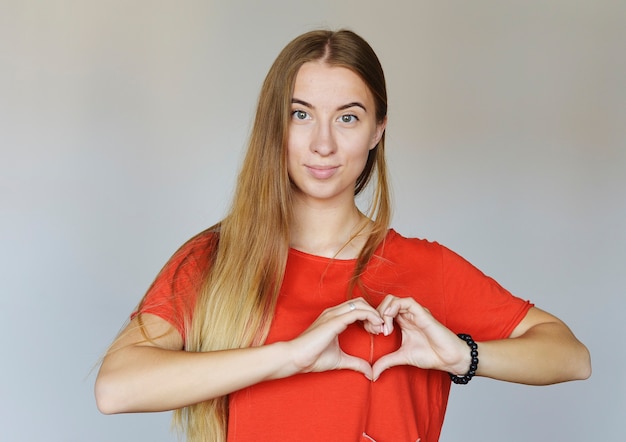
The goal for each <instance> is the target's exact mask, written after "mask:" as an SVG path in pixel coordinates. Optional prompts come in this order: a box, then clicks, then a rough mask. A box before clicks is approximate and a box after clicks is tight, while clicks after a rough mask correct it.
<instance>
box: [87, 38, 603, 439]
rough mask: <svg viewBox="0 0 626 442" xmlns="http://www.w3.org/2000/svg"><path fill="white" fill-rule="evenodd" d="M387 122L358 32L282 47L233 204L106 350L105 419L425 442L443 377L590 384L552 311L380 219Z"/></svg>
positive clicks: (101, 378) (288, 435)
mask: <svg viewBox="0 0 626 442" xmlns="http://www.w3.org/2000/svg"><path fill="white" fill-rule="evenodd" d="M386 115H387V96H386V90H385V79H384V75H383V71H382V68H381V66H380V64H379V61H378V59H377V57H376V55H375V54H374V52H373V51H372V49H371V48H370V46H369V45H368V44H367V43H366V42H365V41H364V40H363V39H362V38H360V37H359V36H357V35H356V34H354V33H352V32H350V31H339V32H329V31H315V32H310V33H307V34H304V35H302V36H300V37H298V38H296V39H295V40H294V41H292V42H291V43H289V44H288V45H287V46H286V47H285V49H284V50H283V51H282V52H281V54H280V55H279V56H278V58H277V59H276V61H275V62H274V64H273V66H272V67H271V69H270V71H269V73H268V75H267V78H266V80H265V82H264V84H263V87H262V91H261V95H260V99H259V103H258V109H257V113H256V120H255V122H254V128H253V131H252V135H251V139H250V143H249V149H248V152H247V156H246V158H245V161H244V164H243V167H242V170H241V173H240V176H239V180H238V184H237V189H236V194H235V196H234V201H233V204H232V208H231V209H230V212H229V213H228V215H227V216H226V217H225V218H224V220H222V221H221V222H220V223H218V224H217V225H215V226H213V227H211V228H209V229H208V230H206V231H205V232H202V233H200V234H199V235H197V236H196V237H194V238H192V239H191V240H190V241H188V242H187V243H186V244H184V245H183V246H182V247H181V248H180V249H179V250H178V251H177V252H176V253H175V254H174V256H173V257H172V258H171V259H170V261H169V262H168V263H167V264H166V265H165V267H164V268H163V270H162V271H161V273H160V274H159V275H158V276H157V278H156V280H155V281H154V283H153V285H152V286H151V287H150V289H149V290H148V292H147V294H146V295H145V297H144V298H143V300H142V301H141V303H140V304H139V307H138V309H137V312H135V313H134V314H133V315H132V319H131V321H130V323H129V325H128V326H127V327H126V328H125V330H124V331H123V332H122V333H121V334H120V335H119V336H118V338H117V339H116V340H115V342H114V343H113V345H112V346H111V349H110V350H109V352H108V353H107V355H106V357H105V358H104V361H103V363H102V366H101V369H100V372H99V374H98V378H97V381H96V399H97V404H98V407H99V409H100V410H101V411H102V412H104V413H123V412H137V411H161V410H177V411H176V413H175V417H176V419H177V420H178V422H179V423H180V425H181V426H182V428H183V429H184V430H185V431H186V433H187V438H188V440H190V441H225V440H228V441H277V440H288V441H304V440H329V441H350V442H352V441H358V440H366V441H372V440H375V441H379V442H381V441H382V442H405V441H406V442H414V441H418V440H419V441H421V442H434V441H436V440H438V438H439V434H440V431H441V426H442V423H443V417H444V413H445V409H446V404H447V399H448V393H449V390H450V385H451V380H452V381H454V382H457V383H467V382H468V381H469V380H470V379H471V378H472V376H474V374H476V375H480V376H487V377H491V378H494V379H501V380H506V381H511V382H519V383H526V384H536V385H539V384H550V383H556V382H562V381H567V380H573V379H584V378H587V377H588V376H589V375H590V370H591V367H590V360H589V354H588V351H587V349H586V348H585V346H584V345H582V344H581V343H580V342H579V341H578V340H577V339H576V338H575V337H574V335H573V334H572V333H571V332H570V330H569V329H568V328H567V326H566V325H565V324H564V323H563V322H561V321H560V320H559V319H557V318H556V317H554V316H552V315H551V314H549V313H546V312H544V311H542V310H540V309H538V308H536V307H534V306H533V305H532V304H530V303H529V302H528V301H524V300H522V299H519V298H517V297H514V296H512V295H511V294H510V293H508V292H507V291H506V290H504V289H503V288H502V287H500V286H499V285H498V284H497V283H496V282H495V281H494V280H492V279H490V278H488V277H486V276H485V275H483V274H482V273H481V272H480V271H478V270H477V269H476V268H474V267H473V266H472V265H471V264H469V263H468V262H466V261H465V260H463V259H462V258H461V257H459V256H458V255H456V254H454V253H453V252H451V251H450V250H448V249H446V248H445V247H443V246H441V245H439V244H437V243H432V242H427V241H424V240H420V239H409V238H404V237H402V236H401V235H399V234H398V233H396V232H395V231H394V230H392V229H390V228H389V222H390V206H389V196H388V189H387V175H386V174H387V172H386V167H385V158H384V147H385V146H384V145H385V142H384V140H385V126H386V123H387V116H386ZM370 180H372V181H374V182H375V184H373V185H374V186H375V188H374V191H373V197H372V203H371V207H370V210H369V211H368V213H367V215H365V214H363V213H361V212H360V211H359V209H358V208H357V205H356V203H355V195H358V194H359V193H360V192H361V191H362V190H363V189H364V188H365V187H366V186H367V184H368V183H369V182H370ZM457 333H460V334H461V335H459V336H457Z"/></svg>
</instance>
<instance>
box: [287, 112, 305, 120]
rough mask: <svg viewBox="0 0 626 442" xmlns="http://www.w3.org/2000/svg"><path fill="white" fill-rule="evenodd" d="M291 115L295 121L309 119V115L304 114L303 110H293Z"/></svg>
mask: <svg viewBox="0 0 626 442" xmlns="http://www.w3.org/2000/svg"><path fill="white" fill-rule="evenodd" d="M291 115H292V116H293V117H294V118H295V119H296V120H306V119H307V118H309V114H308V113H306V112H305V111H303V110H295V111H293V112H292V113H291Z"/></svg>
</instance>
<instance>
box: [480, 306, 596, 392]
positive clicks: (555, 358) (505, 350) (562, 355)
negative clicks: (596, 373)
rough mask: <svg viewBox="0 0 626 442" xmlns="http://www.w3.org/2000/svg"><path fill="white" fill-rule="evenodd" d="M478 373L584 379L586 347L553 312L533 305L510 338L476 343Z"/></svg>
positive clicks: (535, 379)
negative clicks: (477, 349)
mask: <svg viewBox="0 0 626 442" xmlns="http://www.w3.org/2000/svg"><path fill="white" fill-rule="evenodd" d="M478 346H479V354H480V363H479V366H478V372H477V374H478V375H481V376H487V377H490V378H494V379H500V380H505V381H511V382H518V383H522V384H531V385H546V384H554V383H557V382H564V381H570V380H578V379H586V378H588V377H589V376H590V375H591V359H590V355H589V351H588V350H587V348H586V347H585V346H584V345H583V344H582V343H581V342H580V341H579V340H578V339H576V337H575V336H574V334H573V333H572V332H571V331H570V329H569V328H568V327H567V326H566V325H565V324H564V323H563V322H562V321H561V320H559V319H558V318H556V317H555V316H553V315H551V314H549V313H547V312H545V311H543V310H540V309H538V308H536V307H533V308H531V309H530V310H529V312H528V313H527V314H526V317H525V318H524V319H523V320H522V322H520V323H519V324H518V326H517V327H516V328H515V330H514V331H513V333H512V334H511V336H510V337H509V339H503V340H498V341H490V342H482V343H479V344H478Z"/></svg>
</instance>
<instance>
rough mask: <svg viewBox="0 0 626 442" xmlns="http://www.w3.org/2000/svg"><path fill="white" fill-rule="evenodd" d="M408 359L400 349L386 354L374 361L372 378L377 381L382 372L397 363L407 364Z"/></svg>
mask: <svg viewBox="0 0 626 442" xmlns="http://www.w3.org/2000/svg"><path fill="white" fill-rule="evenodd" d="M407 363H408V361H407V360H406V358H405V357H404V356H403V355H402V353H400V352H399V351H394V352H393V353H389V354H386V355H385V356H383V357H381V358H380V359H379V360H377V361H376V362H375V363H374V366H373V367H372V380H374V381H376V380H377V379H378V378H379V377H380V375H381V373H382V372H383V371H385V370H387V369H389V368H391V367H395V366H397V365H407Z"/></svg>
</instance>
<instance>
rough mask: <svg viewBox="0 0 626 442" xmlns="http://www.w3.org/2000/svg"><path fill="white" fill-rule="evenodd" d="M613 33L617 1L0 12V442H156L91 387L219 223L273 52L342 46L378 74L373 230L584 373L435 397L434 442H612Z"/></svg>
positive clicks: (616, 325)
mask: <svg viewBox="0 0 626 442" xmlns="http://www.w3.org/2000/svg"><path fill="white" fill-rule="evenodd" d="M624 23H626V4H625V3H624V2H621V1H619V0H615V1H612V0H599V1H598V0H596V1H592V0H588V1H582V0H581V1H576V0H562V1H550V0H548V1H502V0H476V1H462V0H457V1H453V0H448V1H434V0H433V1H405V2H394V1H386V2H382V1H368V0H366V1H343V2H335V1H318V2H294V1H281V0H270V1H264V2H253V1H249V2H243V1H228V2H227V1H222V2H216V1H191V0H185V1H170V2H167V1H163V2H156V1H147V0H146V1H119V0H111V1H105V0H101V1H88V0H84V1H80V0H74V1H72V0H67V1H61V0H50V1H44V0H42V1H35V0H15V1H11V0H0V146H1V158H0V198H1V200H0V324H1V327H2V333H1V335H0V336H1V337H0V339H1V340H0V348H1V349H2V363H1V364H0V439H2V440H3V441H11V442H12V441H78V442H82V441H90V442H100V441H134V440H140V441H174V440H176V437H175V435H174V434H172V433H170V431H169V419H170V413H155V414H135V415H122V416H103V415H101V414H100V413H99V412H98V411H97V409H96V406H95V402H94V398H93V383H94V379H95V372H92V371H91V370H92V368H93V367H94V365H95V364H97V362H98V359H99V357H100V356H101V355H102V354H103V353H104V351H105V350H106V347H107V345H108V344H109V343H110V342H111V340H112V339H113V337H114V336H115V334H116V333H117V331H118V330H119V328H120V327H121V326H122V325H123V323H124V322H125V320H126V318H127V317H128V314H129V313H130V312H131V311H132V309H133V308H134V306H135V305H136V304H137V302H138V301H139V299H140V298H141V296H142V295H143V293H144V291H145V290H146V289H147V287H148V285H149V284H150V282H151V281H152V279H153V278H154V276H155V275H156V273H157V272H158V270H159V269H160V267H161V266H162V265H163V263H164V262H165V261H166V260H167V259H168V257H169V256H170V254H171V253H172V252H173V251H174V250H175V249H176V248H177V247H178V246H179V245H180V244H182V243H183V242H184V241H185V240H186V239H187V238H189V237H191V236H192V235H194V234H195V233H197V232H199V231H200V230H203V229H204V228H205V227H207V226H209V225H211V224H213V223H214V222H216V221H218V220H219V219H220V218H221V217H222V216H223V215H224V213H225V210H226V208H227V206H228V203H229V201H230V198H231V195H232V189H233V185H234V182H235V176H236V174H237V172H238V169H239V165H240V161H241V159H242V152H243V150H244V146H245V144H246V139H247V136H248V134H249V129H250V123H251V119H252V115H253V112H254V107H255V103H256V100H257V95H258V91H259V88H260V85H261V82H262V80H263V78H264V76H265V73H266V72H267V69H268V68H269V66H270V64H271V62H272V61H273V59H274V58H275V57H276V55H277V54H278V52H279V50H280V49H281V48H282V47H283V46H284V45H285V44H286V43H287V42H288V41H289V40H291V39H292V38H293V37H295V36H296V35H298V34H300V33H302V32H305V31H308V30H311V29H313V28H318V27H329V28H332V29H337V28H340V27H348V28H350V29H353V30H354V31H356V32H358V33H360V34H361V35H362V36H364V37H365V38H366V39H367V40H368V41H369V42H370V43H371V45H372V46H373V47H374V49H375V50H376V51H377V53H378V54H379V56H380V59H381V61H382V63H383V66H384V68H385V70H386V74H387V80H388V88H389V109H390V112H389V126H388V129H387V137H388V138H387V140H388V158H389V162H390V168H391V176H392V183H393V189H394V200H395V212H394V220H393V226H394V227H395V228H396V229H397V230H398V231H400V232H401V233H403V234H404V235H409V236H419V237H425V238H428V239H430V240H436V241H438V242H441V243H443V244H445V245H446V246H448V247H450V248H452V249H453V250H455V251H457V252H458V253H460V254H461V255H463V256H464V257H466V258H467V259H469V260H470V261H471V262H473V263H474V264H475V265H476V266H478V267H479V268H480V269H481V270H483V271H484V272H485V273H487V274H488V275H490V276H493V277H494V278H495V279H497V280H498V281H499V282H500V283H501V284H502V285H504V286H505V287H506V288H508V289H509V290H511V291H512V292H513V293H515V294H516V295H518V296H521V297H523V298H526V299H530V300H532V301H533V302H534V303H536V304H537V305H538V306H539V307H542V308H545V309H547V310H548V311H550V312H553V313H555V314H556V315H557V316H560V317H561V318H563V319H564V320H565V321H566V322H567V323H568V324H569V325H570V326H571V327H572V328H573V330H574V331H575V333H576V334H577V336H578V337H579V338H580V339H581V340H582V341H583V342H585V343H586V344H587V345H588V346H589V348H590V350H591V353H592V358H593V363H594V366H593V368H594V373H593V375H592V377H591V379H589V380H588V381H586V382H573V383H566V384H561V385H555V386H550V387H528V386H521V385H513V384H508V383H504V382H496V381H493V380H488V379H477V380H475V381H473V382H472V383H471V384H470V385H468V386H454V388H453V389H452V395H451V398H450V406H449V411H448V415H447V417H446V423H445V424H444V430H443V435H442V441H448V442H450V441H451V442H454V441H459V440H464V441H468V440H469V441H481V442H502V441H520V442H521V441H529V440H530V441H565V440H567V441H588V440H594V441H602V442H607V441H623V440H624V431H623V419H624V417H625V416H626V404H625V398H626V389H625V379H626V378H625V377H624V376H623V368H624V366H626V357H625V352H624V350H623V349H624V345H625V343H624V342H625V341H624V339H625V336H626V334H625V333H624V332H625V331H626V330H625V326H624V320H623V315H624V312H626V300H625V296H624V295H625V294H626V293H625V290H624V287H625V286H626V278H625V275H626V271H624V265H625V264H626V233H625V231H626V229H625V227H626V225H625V224H626V223H625V220H626V197H625V195H624V193H625V189H626V158H625V157H626V129H625V127H626V81H625V79H626V30H625V29H626V27H625V26H624ZM242 247H245V244H242ZM467 302H468V303H470V302H472V301H471V299H468V300H467ZM384 442H396V441H384Z"/></svg>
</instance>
